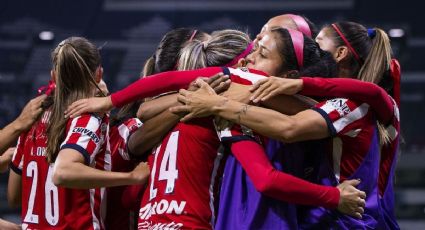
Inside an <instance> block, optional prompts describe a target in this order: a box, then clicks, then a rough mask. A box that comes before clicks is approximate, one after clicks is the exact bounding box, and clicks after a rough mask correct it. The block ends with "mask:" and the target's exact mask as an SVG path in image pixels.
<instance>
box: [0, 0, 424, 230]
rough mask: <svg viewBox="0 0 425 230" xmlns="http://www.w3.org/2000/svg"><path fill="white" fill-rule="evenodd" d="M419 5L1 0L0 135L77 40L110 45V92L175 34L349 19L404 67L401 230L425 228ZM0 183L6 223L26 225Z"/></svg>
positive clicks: (0, 213)
mask: <svg viewBox="0 0 425 230" xmlns="http://www.w3.org/2000/svg"><path fill="white" fill-rule="evenodd" d="M423 4H424V3H423V2H422V1H419V0H416V1H414V0H405V1H397V0H385V1H384V0H375V1H370V0H263V1H259V0H232V1H224V0H218V1H216V0H175V1H171V0H90V1H86V0H72V1H71V0H69V1H64V0H37V1H25V0H0V127H4V126H5V125H6V124H8V123H9V122H10V121H12V120H13V119H14V118H15V117H16V116H17V115H18V114H19V112H20V110H21V108H22V107H23V106H24V104H25V103H26V102H27V101H28V100H29V99H30V98H32V97H33V96H34V95H35V94H36V90H37V89H38V88H39V87H40V86H41V85H43V84H46V83H47V81H48V80H49V77H50V75H49V71H50V68H51V66H50V52H51V50H52V49H53V48H54V45H55V44H57V43H58V42H60V41H61V40H63V39H64V38H66V37H68V36H72V35H79V36H84V37H87V38H89V39H90V40H92V41H94V42H95V43H96V44H97V45H98V46H102V45H104V44H105V42H107V44H106V45H105V46H104V47H103V49H102V51H101V54H102V59H103V60H102V61H103V67H104V70H105V76H104V79H105V81H106V82H107V84H108V86H109V88H110V90H111V91H115V90H117V89H120V88H121V87H123V86H125V85H127V84H129V83H130V82H132V81H134V80H135V79H137V77H138V76H139V73H140V71H141V68H142V66H143V63H144V61H145V60H146V59H147V58H148V57H149V56H150V55H152V53H153V52H154V50H155V47H156V45H157V43H158V42H159V40H160V39H161V37H162V35H163V34H164V33H165V32H167V31H168V30H170V29H172V28H177V27H193V28H198V29H202V30H205V31H207V32H211V31H213V30H216V29H224V28H235V29H241V30H244V31H248V32H249V33H250V35H251V36H255V35H256V33H257V32H258V31H259V30H260V29H261V27H262V25H263V24H264V23H265V22H266V21H267V20H268V19H269V18H270V17H272V16H275V15H278V14H283V13H290V12H291V13H296V14H302V15H305V16H307V17H308V18H309V19H311V20H312V21H313V22H315V23H316V24H317V25H318V26H321V25H323V24H326V23H331V22H335V21H340V20H352V21H356V22H360V23H362V24H364V25H367V26H370V27H372V26H379V27H381V28H384V29H386V30H387V32H388V34H389V35H390V36H391V39H392V46H393V49H394V53H395V56H396V57H397V58H398V59H399V60H400V62H401V65H402V95H401V101H402V102H401V117H402V136H403V144H402V146H401V149H402V151H401V155H402V156H401V158H400V161H399V163H398V171H397V176H396V189H397V194H396V201H397V210H396V212H397V216H398V218H399V221H400V225H401V227H402V229H425V133H424V131H425V121H422V120H421V119H424V118H425V103H424V102H425V61H424V58H421V55H422V54H423V53H422V52H424V54H425V30H424V28H425V13H424V10H425V6H424V5H423ZM6 185H7V175H6V174H3V175H1V176H0V217H2V218H5V219H9V220H12V221H16V222H18V221H19V210H12V209H9V208H8V206H7V201H6Z"/></svg>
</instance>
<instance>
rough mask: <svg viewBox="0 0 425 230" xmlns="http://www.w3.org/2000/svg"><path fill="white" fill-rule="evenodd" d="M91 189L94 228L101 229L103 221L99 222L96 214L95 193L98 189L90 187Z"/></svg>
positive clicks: (95, 229)
mask: <svg viewBox="0 0 425 230" xmlns="http://www.w3.org/2000/svg"><path fill="white" fill-rule="evenodd" d="M89 191H90V208H91V216H92V221H93V229H94V230H100V224H101V223H100V222H99V219H97V217H96V214H95V213H94V203H95V201H94V195H95V193H96V189H94V188H92V189H89ZM102 225H103V224H102Z"/></svg>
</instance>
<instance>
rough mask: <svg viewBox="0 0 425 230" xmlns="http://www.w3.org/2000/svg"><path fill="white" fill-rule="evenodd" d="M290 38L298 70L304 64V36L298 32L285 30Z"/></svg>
mask: <svg viewBox="0 0 425 230" xmlns="http://www.w3.org/2000/svg"><path fill="white" fill-rule="evenodd" d="M287 30H288V32H289V36H291V41H292V45H293V47H294V52H295V57H296V58H297V64H298V70H301V69H302V68H303V64H304V36H303V33H301V32H300V31H298V30H292V29H287Z"/></svg>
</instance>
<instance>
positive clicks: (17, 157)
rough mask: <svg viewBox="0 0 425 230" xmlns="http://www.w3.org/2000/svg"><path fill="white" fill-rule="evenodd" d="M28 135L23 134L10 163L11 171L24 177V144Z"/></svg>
mask: <svg viewBox="0 0 425 230" xmlns="http://www.w3.org/2000/svg"><path fill="white" fill-rule="evenodd" d="M25 138H26V134H21V135H20V136H19V138H18V143H17V144H16V148H15V152H14V153H13V157H12V161H11V162H10V169H12V170H13V171H14V172H15V173H16V174H19V175H22V167H23V164H24V151H23V150H24V143H25Z"/></svg>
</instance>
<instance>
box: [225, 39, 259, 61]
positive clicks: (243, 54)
mask: <svg viewBox="0 0 425 230" xmlns="http://www.w3.org/2000/svg"><path fill="white" fill-rule="evenodd" d="M253 47H254V42H250V43H249V44H248V46H247V47H246V49H245V50H244V51H243V52H242V53H241V54H239V55H238V56H237V57H235V58H233V60H231V61H230V62H229V63H227V64H226V65H224V66H225V67H231V66H234V65H236V64H237V63H238V61H239V60H240V59H241V58H245V57H246V56H248V54H249V53H250V52H251V50H252V48H253Z"/></svg>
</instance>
